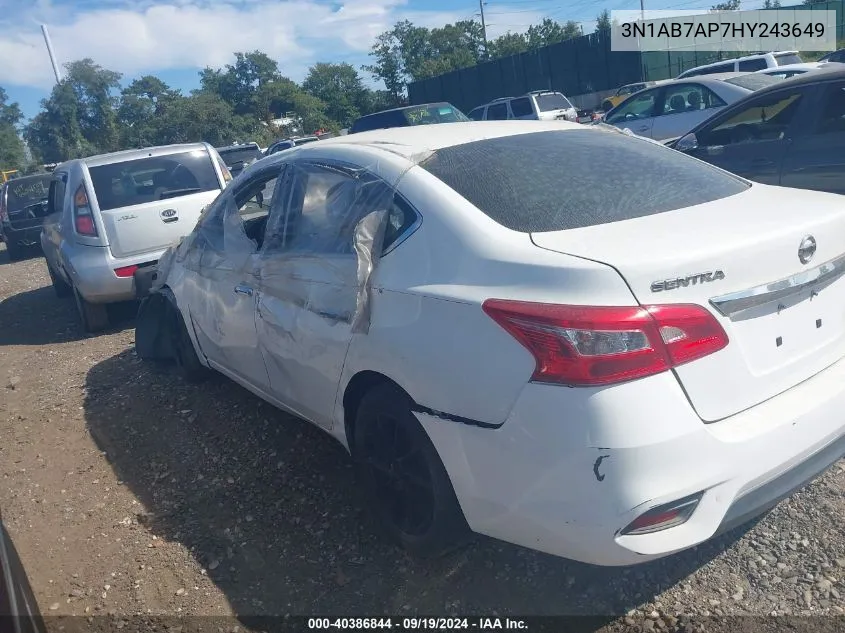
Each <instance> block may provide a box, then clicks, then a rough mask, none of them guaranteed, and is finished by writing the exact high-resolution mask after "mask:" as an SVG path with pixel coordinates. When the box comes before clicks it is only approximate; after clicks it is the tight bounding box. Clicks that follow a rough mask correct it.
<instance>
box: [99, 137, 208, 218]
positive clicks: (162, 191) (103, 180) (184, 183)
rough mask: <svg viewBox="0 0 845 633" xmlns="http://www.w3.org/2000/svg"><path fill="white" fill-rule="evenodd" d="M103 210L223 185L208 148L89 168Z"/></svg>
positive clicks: (178, 195)
mask: <svg viewBox="0 0 845 633" xmlns="http://www.w3.org/2000/svg"><path fill="white" fill-rule="evenodd" d="M89 172H90V173H91V181H92V182H93V184H94V193H95V194H96V196H97V202H98V203H99V205H100V209H101V210H102V211H107V210H108V209H119V208H121V207H129V206H133V205H136V204H144V203H147V202H153V201H155V200H163V199H165V198H177V197H180V196H186V195H190V194H193V193H200V192H203V191H213V190H215V189H219V188H220V183H219V181H218V180H217V173H216V172H215V171H214V164H213V163H212V161H211V156H210V155H209V153H208V152H207V151H206V150H202V149H201V150H196V151H192V152H180V153H178V154H167V155H164V156H150V157H145V158H139V159H137V160H128V161H123V162H120V163H111V164H109V165H100V166H97V167H90V168H89Z"/></svg>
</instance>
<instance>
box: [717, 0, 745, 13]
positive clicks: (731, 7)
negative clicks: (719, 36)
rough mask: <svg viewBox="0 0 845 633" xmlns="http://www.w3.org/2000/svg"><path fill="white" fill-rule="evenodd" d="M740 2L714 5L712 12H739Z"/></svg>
mask: <svg viewBox="0 0 845 633" xmlns="http://www.w3.org/2000/svg"><path fill="white" fill-rule="evenodd" d="M739 5H740V0H725V1H724V2H720V3H719V4H714V5H713V6H712V7H711V8H710V11H711V12H713V13H718V12H719V11H739Z"/></svg>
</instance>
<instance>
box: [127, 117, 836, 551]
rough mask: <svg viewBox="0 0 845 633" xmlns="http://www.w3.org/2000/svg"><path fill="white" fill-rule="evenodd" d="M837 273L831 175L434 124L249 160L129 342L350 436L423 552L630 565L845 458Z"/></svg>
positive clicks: (633, 143) (606, 135) (618, 137)
mask: <svg viewBox="0 0 845 633" xmlns="http://www.w3.org/2000/svg"><path fill="white" fill-rule="evenodd" d="M595 164H601V165H604V166H606V167H608V168H606V169H603V170H602V171H601V172H597V171H596V170H595V169H593V168H592V165H595ZM259 194H260V195H259ZM843 274H845V202H843V198H842V197H840V196H836V195H831V194H824V193H817V192H810V191H799V190H793V189H782V188H777V187H771V186H765V185H760V184H754V183H751V182H748V181H746V180H743V179H741V178H739V177H736V176H733V175H731V174H729V173H727V172H724V171H721V170H719V169H718V168H715V167H713V166H711V165H708V164H705V163H703V162H700V161H698V160H696V159H693V158H690V157H688V156H685V155H684V154H682V153H680V152H675V151H673V150H670V149H667V148H664V147H662V146H660V145H658V144H655V143H653V142H649V141H646V140H643V139H639V138H635V137H631V136H629V135H626V134H622V133H620V132H618V131H617V130H614V129H612V128H611V129H606V128H601V127H595V128H585V127H583V126H579V125H577V124H568V123H563V122H533V121H532V122H522V121H508V122H500V123H490V122H485V123H452V124H448V125H430V126H423V127H418V128H404V129H389V130H380V131H374V132H368V133H362V134H356V135H353V136H345V137H339V138H336V139H331V140H327V141H324V142H321V143H313V144H310V145H306V146H303V147H299V148H294V149H292V150H290V151H287V152H283V153H280V154H278V155H275V156H271V157H269V158H267V159H264V160H261V161H259V162H257V163H256V164H255V165H253V167H252V168H250V170H248V171H247V172H245V173H244V174H242V175H241V176H239V177H238V178H237V179H235V180H234V181H233V182H232V183H231V184H230V185H229V186H228V187H227V189H226V190H225V191H224V192H223V193H222V194H221V195H220V196H219V197H218V199H217V200H216V201H215V202H214V203H213V204H212V205H211V206H210V207H209V208H208V209H207V210H206V212H205V214H204V215H203V217H202V218H201V220H200V222H199V224H198V225H197V228H196V229H195V230H194V232H193V233H192V234H191V235H190V236H189V237H188V238H186V239H184V240H183V241H182V242H181V243H180V245H179V246H178V247H176V248H174V249H172V250H171V251H170V252H169V253H168V255H166V256H165V258H164V259H163V260H162V262H161V263H160V268H159V270H158V272H157V277H158V279H157V281H156V286H155V289H154V290H155V291H154V294H153V295H152V296H151V297H150V298H148V299H147V300H146V301H145V302H144V304H143V306H142V308H141V313H140V314H139V322H138V332H137V337H136V340H137V346H138V352H139V354H140V355H141V356H142V357H145V358H159V359H165V358H168V357H170V358H173V359H175V360H176V361H177V366H180V367H181V368H182V370H183V373H184V375H185V376H187V377H189V378H197V377H200V376H201V375H202V374H203V373H204V372H206V371H207V370H208V368H212V369H214V370H217V371H219V372H221V373H223V374H225V375H226V376H228V377H229V378H231V379H232V380H234V381H236V382H238V383H240V384H241V385H243V386H245V387H246V388H248V389H250V390H251V391H253V392H254V393H256V394H258V395H259V396H260V397H262V398H264V399H265V400H267V401H269V402H271V403H273V404H274V405H276V406H278V407H280V408H282V409H285V410H287V411H289V412H292V413H294V414H296V415H299V416H302V417H303V418H306V419H307V420H309V421H311V422H312V423H314V424H315V425H317V426H319V427H321V428H322V429H324V430H325V431H326V432H328V433H329V434H331V435H332V436H333V437H335V438H336V439H337V440H338V441H340V442H341V443H342V444H343V445H344V446H345V447H347V448H348V449H349V451H350V452H351V454H352V456H353V458H354V460H355V463H356V465H357V467H358V472H359V474H360V475H361V477H362V482H363V483H364V485H366V486H367V488H368V490H369V492H370V493H371V498H372V504H373V507H374V509H375V510H376V512H377V513H378V515H379V516H380V517H381V519H382V520H383V521H384V523H385V525H386V526H387V527H388V528H389V530H390V532H391V533H392V534H393V535H394V536H395V537H396V539H397V540H398V541H399V542H400V543H402V544H403V545H405V546H406V547H407V548H409V549H410V550H412V551H413V552H416V553H419V554H423V555H431V554H435V553H438V552H441V551H444V550H446V549H448V548H449V547H450V546H453V545H454V544H456V543H459V542H461V541H462V540H463V539H465V538H466V537H467V535H469V534H470V533H471V532H473V531H474V532H478V533H481V534H486V535H489V536H493V537H496V538H499V539H502V540H505V541H510V542H512V543H517V544H520V545H524V546H526V547H530V548H534V549H537V550H542V551H544V552H550V553H552V554H556V555H560V556H563V557H567V558H571V559H576V560H580V561H585V562H589V563H596V564H600V565H628V564H633V563H640V562H644V561H648V560H650V559H654V558H658V557H661V556H665V555H667V554H670V553H672V552H677V551H679V550H683V549H685V548H689V547H691V546H694V545H696V544H698V543H701V542H702V541H705V540H707V539H709V538H711V537H712V536H714V535H715V534H716V533H718V532H720V531H723V530H725V529H726V528H728V527H732V526H734V525H738V524H740V523H743V522H745V521H747V520H748V519H750V518H752V517H754V516H756V515H759V514H760V513H762V512H763V511H765V510H766V509H768V508H770V507H771V506H772V505H773V504H775V503H776V502H777V501H778V500H780V499H782V498H783V497H785V496H787V495H788V494H789V493H790V492H791V491H793V490H795V489H796V488H798V487H800V486H801V485H803V484H805V483H807V482H808V481H810V480H811V479H813V478H814V477H815V476H816V475H818V474H819V473H821V472H822V471H823V470H825V469H826V468H827V467H828V466H830V465H831V464H832V463H834V462H835V461H836V460H837V459H839V458H840V457H842V455H843V452H845V434H844V432H845V416H843V411H845V360H843V357H845V336H843V334H845V319H843V314H845V279H843Z"/></svg>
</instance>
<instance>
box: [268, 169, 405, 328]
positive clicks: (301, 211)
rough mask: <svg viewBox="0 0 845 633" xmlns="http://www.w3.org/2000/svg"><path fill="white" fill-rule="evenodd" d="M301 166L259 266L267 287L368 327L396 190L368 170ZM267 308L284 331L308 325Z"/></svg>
mask: <svg viewBox="0 0 845 633" xmlns="http://www.w3.org/2000/svg"><path fill="white" fill-rule="evenodd" d="M294 169H295V171H294V173H293V174H291V176H290V187H289V189H288V191H287V192H286V193H287V194H288V195H287V200H286V201H285V203H286V204H285V209H286V213H284V214H283V215H282V214H280V215H278V216H276V217H275V218H273V219H271V221H270V223H269V224H268V226H267V231H266V236H267V237H266V238H265V244H264V250H263V251H262V253H261V256H260V264H259V271H258V276H259V279H260V282H259V286H260V290H261V295H262V296H263V295H269V296H271V297H274V298H276V299H278V300H282V301H289V302H292V303H294V304H296V305H298V306H300V307H301V308H303V309H304V310H306V311H308V312H311V313H314V314H317V315H319V316H321V317H322V318H324V319H328V320H329V321H333V322H341V321H343V322H348V323H350V324H351V327H352V331H353V332H356V333H358V332H360V333H366V332H367V331H368V328H369V302H370V279H371V276H372V273H373V270H374V269H375V266H376V262H377V261H378V259H379V257H380V256H381V246H382V241H383V236H384V231H385V226H386V220H387V217H388V211H389V209H390V207H391V205H392V204H393V196H394V190H393V188H391V187H389V186H387V184H386V183H384V182H383V181H380V180H377V179H375V178H373V177H372V176H369V175H368V174H366V173H365V172H363V170H360V171H358V172H355V171H353V170H348V171H347V170H343V169H337V168H334V167H327V166H323V165H319V164H306V165H303V166H296V167H294ZM267 312H270V311H267ZM261 316H262V319H264V320H265V321H266V322H267V325H268V326H271V327H272V329H273V330H274V331H276V333H282V334H287V335H288V336H292V335H293V332H294V331H296V330H297V329H298V328H299V327H300V326H301V325H302V324H298V323H289V324H285V325H284V326H282V324H281V322H280V321H281V319H276V318H274V316H273V315H272V314H269V313H266V312H265V311H264V310H262V311H261ZM278 330H286V331H283V332H279V331H278Z"/></svg>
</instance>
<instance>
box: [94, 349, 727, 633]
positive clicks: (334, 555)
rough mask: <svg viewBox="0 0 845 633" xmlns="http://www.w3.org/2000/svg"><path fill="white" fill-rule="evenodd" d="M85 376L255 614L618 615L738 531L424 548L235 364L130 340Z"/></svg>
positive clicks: (159, 501)
mask: <svg viewBox="0 0 845 633" xmlns="http://www.w3.org/2000/svg"><path fill="white" fill-rule="evenodd" d="M86 387H87V394H88V395H87V398H86V401H85V416H86V420H87V423H88V426H89V429H90V432H91V434H92V436H93V437H94V439H95V441H96V442H97V444H98V445H99V447H100V448H101V450H103V451H106V452H107V458H108V460H109V461H110V463H111V465H112V467H113V468H114V470H115V471H116V474H117V477H118V478H119V479H120V480H121V481H123V482H124V483H125V485H127V486H129V487H130V489H131V490H132V491H133V493H134V494H136V495H137V496H138V498H139V500H140V501H141V502H142V503H143V504H144V506H145V508H146V509H147V511H148V512H149V514H141V515H139V516H138V517H137V519H138V521H139V522H140V523H142V524H145V525H147V526H149V527H150V529H151V530H152V531H153V533H154V534H156V535H158V537H159V538H162V539H165V540H171V541H178V542H180V543H182V544H183V545H184V546H185V547H187V548H188V549H189V550H190V551H191V552H192V554H193V555H194V557H195V558H196V559H197V561H198V562H199V563H200V564H201V565H203V566H205V567H206V568H207V569H208V574H209V576H210V577H211V578H212V579H213V581H214V582H215V583H216V584H217V585H218V586H219V587H220V588H221V590H222V591H223V592H224V593H225V594H226V596H227V598H228V600H229V601H230V603H231V605H232V607H233V609H234V610H235V612H236V613H237V614H238V615H239V616H241V617H245V616H252V615H274V614H285V613H288V614H296V615H314V614H323V615H328V614H334V615H339V616H344V615H353V614H357V615H375V614H395V613H398V614H405V613H407V614H429V615H448V614H464V615H467V614H479V615H492V614H496V613H497V614H499V615H506V614H513V615H561V614H583V615H600V616H607V617H600V618H598V619H597V620H598V621H597V622H596V625H595V627H593V628H595V629H597V628H600V627H601V626H602V625H603V624H606V623H608V622H610V620H611V619H612V616H611V615H610V614H616V615H619V614H624V613H625V612H626V611H627V610H629V609H631V608H633V607H635V606H637V605H638V604H641V603H643V602H647V601H649V600H652V599H653V598H654V596H655V595H656V594H658V593H660V592H661V591H663V590H665V589H667V588H668V587H670V586H672V585H674V584H675V583H677V582H678V581H679V580H682V579H683V578H685V577H686V576H688V575H689V574H690V573H691V572H693V571H694V570H696V569H697V568H699V567H700V566H702V565H703V564H705V563H706V562H708V561H709V560H711V559H712V558H713V557H714V556H716V555H717V554H719V553H720V552H721V551H722V550H724V549H725V548H726V547H728V546H730V545H731V544H732V543H733V542H734V541H735V540H736V539H737V538H738V536H739V535H738V534H737V533H736V532H734V533H732V534H729V535H726V536H725V537H722V538H721V539H718V540H716V541H715V542H713V543H711V544H707V545H705V546H702V547H700V548H698V549H697V550H694V551H691V552H686V553H683V554H680V555H676V556H674V557H671V558H670V559H668V560H662V561H657V562H655V563H650V564H646V565H642V566H639V567H636V568H629V569H618V568H598V567H592V566H588V565H583V564H579V563H573V562H569V561H565V560H562V559H559V558H555V557H552V556H547V555H544V554H539V553H536V552H532V551H528V550H525V549H522V548H519V547H516V546H511V545H507V544H505V543H501V542H498V541H494V540H492V539H486V538H479V539H478V540H477V542H476V543H474V544H473V545H471V546H470V547H468V548H467V549H465V550H463V551H461V552H458V553H456V554H454V555H452V556H450V557H448V558H446V559H442V560H437V561H430V562H419V561H414V560H412V559H410V558H408V557H407V556H406V555H405V554H404V553H403V552H402V551H400V550H398V549H396V548H394V547H393V546H391V545H390V544H389V543H388V542H387V541H386V540H385V539H384V538H383V537H382V536H380V535H379V534H378V533H377V530H376V527H375V526H374V524H373V522H372V521H371V520H370V518H369V516H368V514H367V513H366V512H365V511H364V508H363V504H362V501H361V497H360V495H359V493H358V491H357V489H356V486H355V482H354V481H353V473H352V468H351V464H350V460H349V459H348V457H347V455H346V452H345V451H344V450H343V449H342V447H341V446H340V445H339V444H336V443H335V441H334V440H332V439H330V438H329V437H328V436H326V435H324V434H323V433H322V432H321V431H319V430H318V429H316V428H315V427H313V426H311V425H309V424H308V423H306V422H303V421H301V420H298V419H296V418H292V417H290V416H287V415H285V414H283V413H280V412H279V411H277V410H276V409H274V408H273V407H271V406H270V405H267V404H265V403H264V402H262V401H261V400H259V399H258V398H256V397H254V396H253V395H252V394H250V393H249V392H247V391H246V390H244V389H242V388H240V387H238V386H236V385H235V384H234V383H231V382H229V381H228V380H226V379H225V378H223V377H214V378H212V379H211V380H210V382H208V383H206V384H203V385H199V386H195V385H188V384H185V383H184V382H182V381H181V380H180V379H178V378H176V377H172V376H170V375H168V374H165V373H161V371H160V370H157V369H155V368H153V367H152V366H150V365H148V364H147V363H142V362H141V361H139V360H138V359H137V358H136V357H135V355H134V352H133V351H126V352H123V353H121V354H119V355H117V356H114V357H112V358H110V359H108V360H106V361H103V362H102V363H100V364H98V365H96V366H94V367H93V368H92V369H91V370H90V372H89V373H88V377H87V382H86ZM664 606H665V607H666V610H667V611H671V610H672V609H673V605H671V604H666V605H664Z"/></svg>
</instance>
